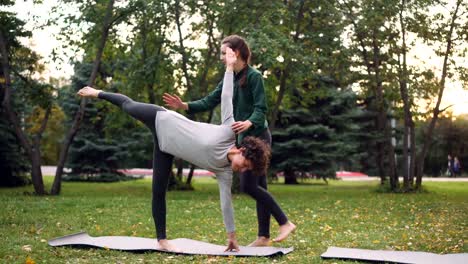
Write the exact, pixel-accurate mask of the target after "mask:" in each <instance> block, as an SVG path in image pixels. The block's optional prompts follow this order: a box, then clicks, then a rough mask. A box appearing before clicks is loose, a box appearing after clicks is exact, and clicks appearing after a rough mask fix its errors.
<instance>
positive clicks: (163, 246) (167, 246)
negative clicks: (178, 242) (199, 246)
mask: <svg viewBox="0 0 468 264" xmlns="http://www.w3.org/2000/svg"><path fill="white" fill-rule="evenodd" d="M158 244H159V247H158V249H159V250H164V251H170V252H181V250H180V249H179V248H178V247H176V246H174V245H172V244H171V243H170V242H169V240H167V239H161V240H159V241H158Z"/></svg>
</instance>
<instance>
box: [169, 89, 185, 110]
mask: <svg viewBox="0 0 468 264" xmlns="http://www.w3.org/2000/svg"><path fill="white" fill-rule="evenodd" d="M163 101H164V103H166V106H168V107H169V108H172V109H174V110H177V109H184V110H188V104H187V103H184V102H183V101H182V99H180V97H179V96H177V95H172V94H168V93H164V94H163Z"/></svg>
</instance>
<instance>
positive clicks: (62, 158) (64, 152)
mask: <svg viewBox="0 0 468 264" xmlns="http://www.w3.org/2000/svg"><path fill="white" fill-rule="evenodd" d="M113 7H114V0H110V1H109V3H108V5H107V9H106V15H105V17H104V23H103V27H102V32H101V39H100V42H99V45H98V50H97V53H96V59H95V60H94V63H93V69H92V72H91V76H90V78H89V80H88V85H89V86H93V85H94V82H95V81H96V77H97V73H98V70H99V65H100V63H101V58H102V53H103V52H104V47H105V45H106V42H107V37H108V35H109V29H110V27H111V25H112V10H113ZM85 107H86V99H85V98H82V99H81V102H80V108H79V110H78V112H77V113H76V115H75V118H74V120H73V123H72V126H71V128H70V130H69V131H68V133H67V135H66V137H65V140H64V142H63V144H62V147H61V150H60V155H59V161H58V164H57V171H56V173H55V179H54V183H53V185H52V189H51V194H53V195H58V194H60V190H61V183H62V174H63V168H64V166H65V162H66V160H67V157H68V149H69V148H70V145H71V143H72V141H73V139H74V138H75V135H76V133H77V132H78V129H79V128H80V125H81V121H82V119H83V115H84V111H85Z"/></svg>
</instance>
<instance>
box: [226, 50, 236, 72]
mask: <svg viewBox="0 0 468 264" xmlns="http://www.w3.org/2000/svg"><path fill="white" fill-rule="evenodd" d="M236 62H237V55H236V53H235V52H234V51H233V50H232V49H231V48H229V47H226V70H228V71H233V70H234V64H236Z"/></svg>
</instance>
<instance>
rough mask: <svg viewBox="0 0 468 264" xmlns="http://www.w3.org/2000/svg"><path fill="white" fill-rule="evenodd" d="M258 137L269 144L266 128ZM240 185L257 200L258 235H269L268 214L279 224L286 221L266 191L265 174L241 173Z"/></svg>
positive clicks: (269, 138)
mask: <svg viewBox="0 0 468 264" xmlns="http://www.w3.org/2000/svg"><path fill="white" fill-rule="evenodd" d="M259 138H260V139H263V140H264V141H265V142H266V143H268V145H270V146H271V134H270V131H269V130H268V129H266V130H265V132H264V133H263V134H262V135H261V136H260V137H259ZM240 187H241V191H242V192H245V193H247V194H248V195H250V196H252V198H254V199H255V201H257V222H258V236H264V237H270V215H273V217H274V218H275V219H276V221H277V222H278V224H279V225H284V224H286V223H287V222H288V218H287V217H286V215H285V214H284V212H283V210H281V208H280V206H279V205H278V203H277V202H276V201H275V199H274V198H273V196H271V194H270V193H269V192H268V191H267V176H266V175H262V176H254V175H252V172H251V171H246V172H244V173H241V175H240Z"/></svg>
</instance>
